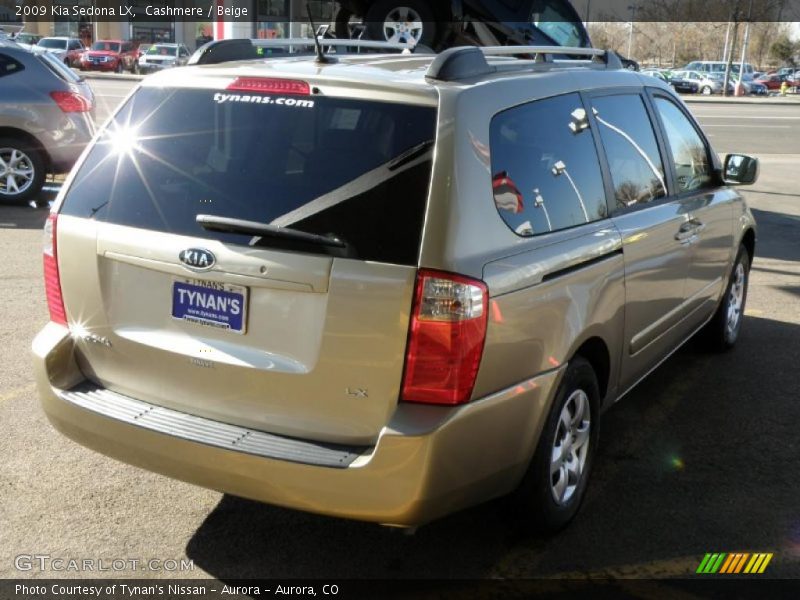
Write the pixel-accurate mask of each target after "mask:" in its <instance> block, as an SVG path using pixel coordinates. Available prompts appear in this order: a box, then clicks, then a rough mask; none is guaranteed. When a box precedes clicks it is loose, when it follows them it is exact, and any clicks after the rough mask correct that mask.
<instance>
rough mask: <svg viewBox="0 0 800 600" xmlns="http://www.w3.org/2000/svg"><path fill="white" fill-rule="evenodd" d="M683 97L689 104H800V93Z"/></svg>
mask: <svg viewBox="0 0 800 600" xmlns="http://www.w3.org/2000/svg"><path fill="white" fill-rule="evenodd" d="M681 99H682V100H683V101H684V102H686V103H687V104H690V103H692V104H761V105H763V104H767V105H772V106H787V105H788V106H792V105H795V104H800V94H796V95H792V96H767V97H764V98H753V97H750V98H721V97H720V98H713V97H712V98H707V97H699V98H693V97H691V96H687V95H681Z"/></svg>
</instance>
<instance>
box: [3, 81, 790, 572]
mask: <svg viewBox="0 0 800 600" xmlns="http://www.w3.org/2000/svg"><path fill="white" fill-rule="evenodd" d="M94 85H95V88H96V89H97V90H98V92H99V94H100V97H99V99H98V117H99V118H104V115H107V112H108V111H109V110H110V109H111V108H112V107H113V105H115V104H116V103H117V102H118V101H120V100H122V98H123V97H124V96H125V94H126V93H127V90H128V89H130V86H132V85H134V82H124V83H123V82H117V81H110V82H105V81H104V82H102V83H100V82H97V83H94ZM126 86H127V87H126ZM690 106H691V107H692V110H693V111H694V112H695V114H697V115H698V117H699V119H700V122H701V123H702V125H703V127H704V128H705V129H706V131H708V132H709V134H710V135H711V136H713V137H712V141H713V143H714V144H715V145H717V147H718V150H720V151H721V152H728V151H733V150H736V151H739V152H745V153H752V154H754V155H757V156H759V157H760V158H761V159H762V169H761V177H760V180H759V181H758V182H757V183H756V184H755V185H754V186H752V187H751V188H749V189H747V191H746V195H747V197H748V199H749V201H750V203H751V206H752V208H753V210H754V214H755V215H756V218H757V219H758V223H759V241H758V245H757V251H756V260H755V263H754V265H753V270H752V280H751V284H750V294H749V298H748V305H747V311H746V319H745V323H744V329H743V333H742V337H741V339H740V340H739V344H738V345H737V347H736V348H735V349H734V350H733V351H731V352H728V353H726V354H722V355H712V354H707V353H705V352H704V351H703V350H702V349H701V348H700V347H698V345H697V344H694V343H690V344H688V345H687V346H686V347H685V348H683V349H682V350H681V351H679V352H678V353H676V354H675V355H674V356H673V357H672V358H670V359H669V360H668V361H667V362H666V363H665V364H664V365H662V366H661V367H660V368H659V369H657V370H656V371H655V372H654V373H653V374H652V375H651V376H650V377H649V378H648V379H646V380H645V381H644V382H643V383H642V384H641V385H640V386H639V387H638V388H637V389H635V390H634V391H633V392H631V393H630V394H629V395H628V396H626V397H625V398H624V399H623V400H622V401H621V402H619V403H618V404H617V405H616V406H614V407H613V408H612V409H611V410H610V411H608V412H607V413H606V414H605V415H604V419H603V423H602V432H601V442H600V448H599V456H598V460H597V463H596V465H595V470H594V473H593V480H592V481H591V485H590V486H589V490H588V494H587V497H586V501H585V503H584V506H583V507H582V510H581V512H580V514H579V515H578V517H577V519H576V520H575V521H574V523H573V524H572V525H571V526H570V527H569V528H567V529H566V530H565V531H563V532H561V533H560V534H558V535H556V536H554V537H552V538H549V539H545V538H537V537H533V538H532V537H525V536H522V535H521V534H520V533H519V532H518V529H517V527H515V524H514V523H513V522H511V521H510V520H509V519H508V517H507V516H506V511H505V510H504V505H503V503H502V502H500V501H495V502H490V503H488V504H485V505H483V506H479V507H476V508H473V509H471V510H467V511H464V512H461V513H459V514H456V515H453V516H451V517H448V518H445V519H442V520H440V521H437V522H435V523H432V524H430V525H427V526H425V527H422V528H420V529H419V530H418V531H417V532H416V534H415V535H412V536H406V535H402V534H401V533H399V532H397V531H395V530H391V529H387V528H382V527H379V526H376V525H371V524H365V523H358V522H351V521H344V520H338V519H332V518H326V517H320V516H315V515H309V514H305V513H299V512H295V511H291V510H286V509H281V508H276V507H271V506H266V505H261V504H258V503H255V502H250V501H246V500H242V499H238V498H234V497H231V496H226V495H223V494H220V493H218V492H214V491H210V490H206V489H202V488H198V487H194V486H191V485H188V484H184V483H181V482H178V481H174V480H171V479H167V478H165V477H161V476H159V475H155V474H152V473H148V472H145V471H142V470H139V469H136V468H133V467H130V466H127V465H123V464H121V463H118V462H116V461H113V460H111V459H108V458H105V457H103V456H100V455H97V454H95V453H93V452H90V451H88V450H85V449H83V448H82V447H80V446H78V445H76V444H74V443H72V442H70V441H68V440H67V439H65V438H64V437H62V436H61V435H59V434H58V433H56V432H55V430H53V429H52V428H51V427H50V425H49V424H48V422H47V420H46V418H45V417H44V415H43V413H42V411H41V409H40V408H39V405H38V400H37V398H36V394H35V393H34V387H33V383H32V370H31V359H30V354H29V348H30V343H31V339H32V338H33V336H34V335H35V333H36V332H37V331H38V330H39V329H40V328H41V326H42V325H43V324H44V323H45V321H46V319H47V315H46V307H45V301H44V292H43V286H42V276H41V239H42V235H41V227H42V224H43V222H44V219H45V216H46V209H44V208H39V209H34V208H30V207H8V206H0V282H2V283H0V306H2V307H3V313H2V315H3V316H2V319H0V361H1V363H0V364H2V365H3V367H2V370H0V473H2V477H0V514H2V519H1V520H0V577H44V576H51V577H52V576H58V577H60V576H67V577H78V576H98V575H100V574H99V573H94V574H93V573H74V572H58V573H54V572H52V571H50V572H42V571H40V570H38V569H36V568H33V569H32V570H30V571H24V570H19V568H18V567H19V564H18V562H17V564H15V557H18V556H20V555H30V554H47V555H50V556H51V557H74V558H80V559H84V558H86V559H94V560H97V559H101V558H102V559H106V560H109V561H110V560H112V559H114V558H121V559H127V560H130V559H148V558H158V559H160V560H162V561H163V560H167V559H175V560H181V559H190V560H191V561H193V566H194V568H193V570H191V571H184V572H179V571H174V570H165V569H161V570H155V571H141V570H136V571H134V570H131V569H125V570H122V571H119V572H114V573H112V574H113V575H114V576H133V575H135V576H138V577H177V576H181V577H208V576H213V577H217V578H223V579H232V578H239V577H256V576H257V577H267V578H286V577H317V578H326V577H336V578H347V577H352V578H376V577H388V578H417V577H444V578H457V577H462V578H537V577H565V576H566V577H578V578H586V577H619V578H628V577H632V578H634V577H658V578H661V577H666V578H669V577H691V576H693V574H694V571H695V570H696V568H697V566H698V565H699V563H700V560H701V559H702V558H703V556H704V554H705V553H707V552H773V553H775V557H774V559H773V561H772V562H771V564H770V566H769V568H768V569H767V571H766V573H765V574H764V575H763V577H788V578H800V503H798V498H800V461H798V460H797V457H798V455H800V449H799V448H798V444H799V443H800V442H798V434H797V423H798V420H800V404H798V402H797V398H798V397H800V383H799V382H798V377H797V373H798V369H797V364H798V360H800V310H798V308H800V304H799V303H798V302H799V300H800V298H799V296H800V283H798V282H800V278H799V277H800V263H799V262H798V261H800V236H799V235H798V228H799V227H800V192H798V190H797V187H798V186H797V172H798V165H800V139H799V138H798V133H800V107H785V108H784V107H780V106H779V107H769V108H768V107H767V106H759V107H757V108H752V107H751V106H749V105H748V106H742V105H724V106H717V105H714V106H711V105H706V104H703V105H702V106H696V105H690ZM745 125H747V126H748V127H744V126H745ZM751 125H752V126H751ZM767 126H771V127H767ZM475 443H476V444H480V443H481V440H475ZM140 564H141V563H140ZM103 575H108V573H104V574H103Z"/></svg>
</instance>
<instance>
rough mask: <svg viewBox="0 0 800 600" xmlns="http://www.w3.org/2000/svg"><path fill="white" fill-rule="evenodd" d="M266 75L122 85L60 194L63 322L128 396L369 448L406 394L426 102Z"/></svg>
mask: <svg viewBox="0 0 800 600" xmlns="http://www.w3.org/2000/svg"><path fill="white" fill-rule="evenodd" d="M250 84H251V85H253V86H256V85H258V83H253V82H252V81H251V82H250ZM271 85H272V84H269V83H268V84H262V85H261V89H266V90H267V91H259V92H256V93H253V92H249V93H248V92H243V91H230V90H223V91H219V90H209V89H185V88H180V89H169V88H160V87H159V88H157V87H143V88H142V89H140V90H139V91H138V92H137V93H136V94H135V95H134V96H133V97H132V98H130V99H129V100H128V102H127V104H126V105H125V106H124V107H123V108H122V109H121V110H120V111H119V113H118V114H117V115H116V116H115V118H114V119H113V121H112V122H110V123H109V125H108V127H107V128H106V130H105V131H104V132H103V133H102V134H101V135H100V136H99V139H98V141H97V143H96V144H95V145H94V147H93V148H92V149H91V151H90V153H89V154H88V156H87V158H86V159H85V161H84V162H83V164H82V165H81V166H80V168H79V170H78V172H77V173H76V175H75V177H74V180H73V182H72V183H71V185H70V187H69V189H68V190H67V192H66V194H65V197H64V201H63V205H62V206H61V210H60V215H59V221H58V236H59V237H58V244H59V261H60V269H61V273H62V275H61V279H62V288H63V294H64V299H65V306H66V310H67V313H68V317H69V320H70V326H71V327H72V329H73V331H74V332H75V334H76V338H77V339H78V347H79V358H80V361H81V365H82V368H83V369H84V372H85V373H86V374H87V376H88V377H90V378H91V379H93V380H95V381H97V382H98V383H101V384H103V385H104V386H106V387H108V388H110V389H113V390H115V391H118V392H120V393H124V394H128V395H130V396H132V397H135V398H139V399H141V400H144V401H147V402H151V403H154V404H157V405H161V406H166V407H170V408H173V409H176V410H181V411H184V412H188V413H191V414H197V415H200V416H205V417H207V418H212V419H215V420H220V421H223V422H228V423H234V424H239V425H243V426H248V427H255V428H258V429H261V430H265V431H270V432H273V433H280V434H285V435H291V436H297V437H302V438H307V439H319V440H326V441H335V442H354V443H367V442H369V441H372V440H374V439H375V438H376V436H377V435H378V433H379V432H380V430H381V428H382V427H383V426H384V425H385V423H386V422H387V420H388V419H389V417H390V415H391V413H392V412H393V410H394V408H395V406H396V403H397V398H398V395H399V389H400V385H401V378H402V371H403V361H404V353H405V345H406V338H407V332H408V319H409V311H410V307H411V301H412V294H413V288H414V279H415V274H416V267H415V265H416V263H417V259H418V254H419V245H420V238H421V233H422V227H423V220H424V214H425V207H426V202H427V195H428V187H429V181H430V172H431V161H432V152H433V138H434V135H435V133H434V132H435V128H436V125H435V123H436V109H435V108H434V107H431V106H417V105H409V104H399V103H388V102H373V101H369V100H363V99H353V98H341V97H325V96H324V95H323V94H319V95H309V94H307V92H308V86H306V85H305V84H304V82H298V83H288V84H286V83H284V84H279V85H277V86H275V89H279V93H275V92H273V91H270V90H272V87H270V86H271ZM286 92H288V93H286ZM198 215H206V216H205V217H203V218H204V219H205V221H206V225H205V227H204V226H203V225H201V224H200V223H198ZM229 220H233V221H229ZM223 221H224V222H227V223H230V222H233V223H235V224H237V226H236V227H233V228H231V227H227V229H228V231H218V229H220V227H219V226H218V225H219V222H223ZM209 222H210V223H211V224H212V225H209V224H208V223H209ZM214 223H217V225H216V226H215V225H213V224H214ZM258 224H261V225H267V226H268V227H269V228H271V229H281V231H282V232H284V233H285V232H286V231H287V230H290V235H289V237H287V236H285V235H284V236H282V237H275V236H274V235H269V232H267V233H268V234H267V235H264V232H262V231H260V230H259V229H258V228H253V227H254V226H255V225H258ZM296 232H303V233H305V234H312V236H313V237H311V236H307V237H306V238H305V239H303V238H302V237H301V236H299V235H295V233H296Z"/></svg>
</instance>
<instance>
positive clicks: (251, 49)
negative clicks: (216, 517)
mask: <svg viewBox="0 0 800 600" xmlns="http://www.w3.org/2000/svg"><path fill="white" fill-rule="evenodd" d="M317 40H319V43H320V44H321V45H322V46H323V47H325V48H331V47H333V48H344V49H345V52H343V54H360V53H361V50H362V49H363V50H385V51H387V52H406V53H412V52H417V53H428V52H432V51H431V50H430V49H429V48H427V47H425V46H419V45H417V46H414V45H412V44H402V43H390V42H377V41H373V40H346V39H337V38H321V37H317ZM314 47H315V42H314V38H286V39H269V40H262V39H252V40H251V39H233V40H215V41H213V42H208V43H207V44H204V45H202V46H200V47H199V48H198V49H197V50H195V52H194V54H192V56H191V58H190V59H189V62H188V64H190V65H214V64H218V63H223V62H230V61H234V60H251V59H258V58H275V57H280V56H287V55H298V54H301V55H302V54H314Z"/></svg>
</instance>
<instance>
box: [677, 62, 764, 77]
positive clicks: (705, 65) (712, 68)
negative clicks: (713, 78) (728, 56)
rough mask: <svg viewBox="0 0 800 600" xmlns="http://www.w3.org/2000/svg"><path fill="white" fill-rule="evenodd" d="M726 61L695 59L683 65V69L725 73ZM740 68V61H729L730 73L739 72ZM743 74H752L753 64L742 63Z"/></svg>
mask: <svg viewBox="0 0 800 600" xmlns="http://www.w3.org/2000/svg"><path fill="white" fill-rule="evenodd" d="M726 65H727V63H726V62H724V61H719V60H695V61H692V62H690V63H689V64H687V65H686V66H685V67H683V69H682V70H683V71H698V72H700V73H725V67H726ZM741 69H742V63H740V62H733V63H731V73H739V71H741ZM744 72H745V74H749V75H752V74H753V73H754V72H755V69H753V65H751V64H750V63H744Z"/></svg>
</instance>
